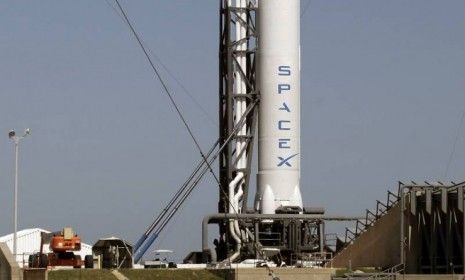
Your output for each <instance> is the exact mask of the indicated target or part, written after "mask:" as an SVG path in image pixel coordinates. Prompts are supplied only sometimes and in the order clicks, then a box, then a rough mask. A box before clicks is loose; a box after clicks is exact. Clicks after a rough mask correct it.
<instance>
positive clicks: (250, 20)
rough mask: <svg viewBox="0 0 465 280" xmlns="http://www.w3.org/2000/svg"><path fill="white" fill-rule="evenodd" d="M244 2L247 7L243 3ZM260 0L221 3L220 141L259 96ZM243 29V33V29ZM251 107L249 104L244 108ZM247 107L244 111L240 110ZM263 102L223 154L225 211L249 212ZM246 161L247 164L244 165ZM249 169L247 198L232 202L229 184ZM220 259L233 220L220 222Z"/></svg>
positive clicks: (222, 200) (244, 187)
mask: <svg viewBox="0 0 465 280" xmlns="http://www.w3.org/2000/svg"><path fill="white" fill-rule="evenodd" d="M240 2H242V4H241V5H238V4H237V3H240ZM255 12H256V7H255V2H254V1H250V0H247V1H246V0H242V1H231V0H221V1H220V19H219V20H220V24H219V26H220V37H219V43H220V46H219V124H220V126H219V135H220V137H219V139H220V145H222V144H224V143H225V141H226V139H228V137H229V136H230V135H232V131H233V128H234V127H235V125H236V124H237V121H238V120H239V119H241V117H242V116H241V114H243V112H244V111H245V108H249V107H250V106H252V105H253V104H255V103H256V102H257V100H258V93H257V91H256V88H255V84H256V83H255V78H256V75H255V73H256V71H255V57H256V56H255V54H256V41H257V37H256V36H257V35H256V34H257V33H256V27H255ZM240 32H241V33H240ZM244 105H245V106H244ZM240 107H242V109H241V108H240ZM256 108H258V106H255V107H254V109H253V112H251V113H250V114H249V117H248V118H247V119H246V120H245V124H244V126H243V127H242V128H241V129H240V130H239V131H238V133H235V134H234V137H233V139H232V141H231V142H229V143H228V144H227V146H226V147H225V149H224V150H223V151H222V152H221V154H220V158H219V174H220V176H219V178H220V191H219V204H218V212H219V213H228V212H229V211H228V210H229V209H230V207H236V208H237V209H234V211H235V212H236V213H241V212H246V211H247V198H248V193H249V181H250V175H251V161H252V156H251V155H252V150H253V142H254V134H255V130H256V123H257V111H258V109H256ZM239 161H242V164H238V162H239ZM238 172H242V173H243V179H242V180H241V182H240V185H239V186H238V188H240V189H241V190H240V192H241V193H242V196H241V201H240V203H238V204H237V205H236V206H234V205H231V204H232V203H231V199H232V198H231V197H230V194H229V184H230V183H231V182H232V181H233V180H234V178H235V177H236V176H237V174H238ZM219 231H220V240H219V242H220V246H219V247H220V248H223V250H220V251H221V252H219V254H220V255H219V256H218V257H219V259H224V258H226V255H227V252H228V250H229V248H228V247H229V245H230V244H231V243H234V241H231V238H232V237H231V236H230V233H229V231H228V224H227V222H226V221H225V222H224V223H220V224H219Z"/></svg>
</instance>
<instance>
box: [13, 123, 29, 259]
mask: <svg viewBox="0 0 465 280" xmlns="http://www.w3.org/2000/svg"><path fill="white" fill-rule="evenodd" d="M29 134H31V130H30V129H29V128H26V129H25V130H24V134H23V135H22V136H17V135H16V132H15V131H14V130H10V131H9V132H8V138H10V140H11V141H13V143H14V145H15V191H14V193H15V194H14V196H15V197H14V214H13V223H14V230H15V231H14V233H13V255H14V256H15V260H16V258H17V253H18V251H17V239H18V236H17V233H18V161H19V141H20V140H21V139H23V138H24V137H26V136H28V135H29Z"/></svg>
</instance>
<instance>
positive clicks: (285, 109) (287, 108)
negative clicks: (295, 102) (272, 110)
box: [279, 102, 291, 113]
mask: <svg viewBox="0 0 465 280" xmlns="http://www.w3.org/2000/svg"><path fill="white" fill-rule="evenodd" d="M279 110H283V111H287V112H288V113H290V112H291V110H290V109H289V106H287V104H286V102H283V107H280V108H279Z"/></svg>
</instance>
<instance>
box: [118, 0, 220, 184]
mask: <svg viewBox="0 0 465 280" xmlns="http://www.w3.org/2000/svg"><path fill="white" fill-rule="evenodd" d="M115 2H116V4H117V5H118V8H119V10H120V11H121V14H122V15H123V17H124V19H125V22H126V24H127V25H128V27H129V28H130V29H131V32H132V34H133V35H134V37H135V38H136V40H137V42H138V44H139V46H140V47H141V49H142V51H143V52H144V54H145V57H146V58H147V60H148V62H149V63H150V66H151V67H152V70H153V71H154V73H155V75H156V77H157V78H158V80H159V81H160V83H161V85H162V87H163V89H164V91H165V93H166V95H167V96H168V98H169V99H170V102H171V105H172V106H173V107H174V108H175V110H176V112H177V114H178V116H179V118H180V119H181V121H182V123H183V124H184V126H185V127H186V129H187V131H188V133H189V135H190V137H191V138H192V140H193V141H194V143H195V146H196V147H197V149H198V151H199V153H200V155H201V157H202V158H203V159H204V161H205V162H207V159H206V158H205V155H204V153H203V152H202V148H201V147H200V145H199V143H198V141H197V139H196V138H195V136H194V133H193V132H192V130H191V128H190V127H189V125H188V123H187V121H186V119H185V118H184V116H183V114H182V113H181V110H180V109H179V106H178V104H177V103H176V101H175V100H174V98H173V95H172V94H171V93H170V91H169V90H168V87H167V86H166V84H165V81H164V80H163V79H162V77H161V75H160V73H159V72H158V69H157V68H156V67H155V64H154V63H153V61H152V59H151V58H150V56H149V54H148V52H147V50H146V48H145V46H144V44H143V43H142V40H141V39H140V36H139V34H138V33H137V32H136V30H135V29H134V27H133V26H132V24H131V21H130V20H129V18H128V16H127V14H126V12H125V11H124V9H123V7H122V6H121V4H120V3H119V1H118V0H115ZM207 164H208V162H207ZM208 168H209V169H210V173H211V174H212V175H213V177H214V178H215V180H216V182H217V183H218V186H220V185H221V184H220V181H219V179H218V177H217V176H216V174H215V172H213V170H212V168H211V166H210V165H209V164H208Z"/></svg>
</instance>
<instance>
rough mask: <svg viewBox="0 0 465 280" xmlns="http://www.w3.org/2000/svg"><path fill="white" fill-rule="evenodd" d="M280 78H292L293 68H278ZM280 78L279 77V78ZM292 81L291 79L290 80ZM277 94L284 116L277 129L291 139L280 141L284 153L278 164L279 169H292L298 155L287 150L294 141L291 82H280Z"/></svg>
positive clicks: (280, 139)
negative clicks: (291, 117)
mask: <svg viewBox="0 0 465 280" xmlns="http://www.w3.org/2000/svg"><path fill="white" fill-rule="evenodd" d="M278 76H282V77H289V78H291V77H292V69H291V66H288V65H281V66H278ZM278 78H279V77H278ZM289 80H290V79H289ZM277 94H278V95H280V96H281V97H282V102H281V103H280V104H279V106H278V108H277V109H278V112H282V113H284V114H280V115H281V116H282V117H280V119H278V123H277V129H278V132H281V133H279V134H280V135H282V132H287V134H289V137H281V138H279V139H278V143H277V144H278V147H279V150H280V151H282V154H281V155H279V156H277V159H278V163H277V167H292V163H291V159H293V158H294V157H295V156H297V155H298V154H289V153H287V154H286V152H288V151H286V150H289V149H291V145H292V141H291V137H290V135H291V131H292V126H291V120H290V114H291V110H292V108H291V107H290V106H289V102H288V101H287V100H288V97H289V96H290V94H292V88H291V84H290V83H289V82H280V83H279V84H278V88H277Z"/></svg>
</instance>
